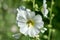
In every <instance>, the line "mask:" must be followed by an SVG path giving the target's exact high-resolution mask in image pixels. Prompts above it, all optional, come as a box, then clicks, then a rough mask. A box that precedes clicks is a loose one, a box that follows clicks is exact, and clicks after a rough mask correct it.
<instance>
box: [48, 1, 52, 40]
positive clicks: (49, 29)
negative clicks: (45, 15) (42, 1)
mask: <svg viewBox="0 0 60 40" xmlns="http://www.w3.org/2000/svg"><path fill="white" fill-rule="evenodd" d="M52 8H53V0H52V1H51V10H50V23H49V24H50V26H52ZM48 36H49V37H48V40H51V39H50V36H51V27H49V35H48Z"/></svg>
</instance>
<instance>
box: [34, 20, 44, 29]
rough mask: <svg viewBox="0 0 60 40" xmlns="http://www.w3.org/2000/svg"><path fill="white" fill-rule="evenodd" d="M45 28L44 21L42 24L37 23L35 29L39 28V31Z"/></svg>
mask: <svg viewBox="0 0 60 40" xmlns="http://www.w3.org/2000/svg"><path fill="white" fill-rule="evenodd" d="M43 26H44V22H43V21H41V22H40V23H35V27H36V28H38V29H40V28H43Z"/></svg>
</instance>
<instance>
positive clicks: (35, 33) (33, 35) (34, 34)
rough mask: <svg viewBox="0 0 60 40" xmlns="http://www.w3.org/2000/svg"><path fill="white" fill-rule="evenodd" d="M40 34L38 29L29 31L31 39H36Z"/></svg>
mask: <svg viewBox="0 0 60 40" xmlns="http://www.w3.org/2000/svg"><path fill="white" fill-rule="evenodd" d="M38 33H39V30H38V29H36V28H30V29H29V31H28V35H29V36H30V37H35V36H36V35H37V34H38Z"/></svg>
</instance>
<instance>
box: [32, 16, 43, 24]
mask: <svg viewBox="0 0 60 40" xmlns="http://www.w3.org/2000/svg"><path fill="white" fill-rule="evenodd" d="M33 20H34V22H35V23H40V22H41V21H42V17H41V16H40V15H36V16H35V17H34V18H33Z"/></svg>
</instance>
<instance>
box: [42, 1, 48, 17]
mask: <svg viewBox="0 0 60 40" xmlns="http://www.w3.org/2000/svg"><path fill="white" fill-rule="evenodd" d="M42 13H43V15H44V17H46V18H47V14H48V9H47V4H46V0H43V8H42Z"/></svg>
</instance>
